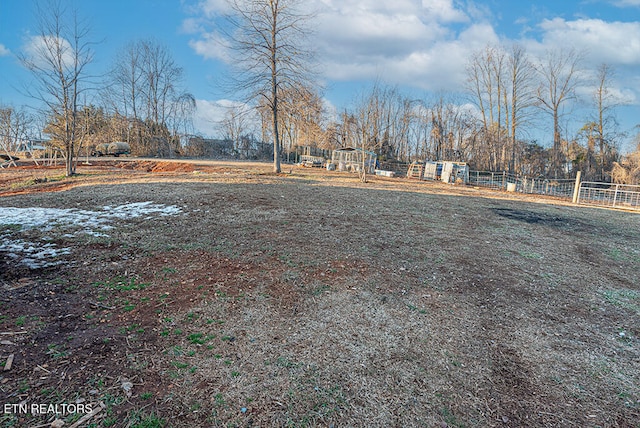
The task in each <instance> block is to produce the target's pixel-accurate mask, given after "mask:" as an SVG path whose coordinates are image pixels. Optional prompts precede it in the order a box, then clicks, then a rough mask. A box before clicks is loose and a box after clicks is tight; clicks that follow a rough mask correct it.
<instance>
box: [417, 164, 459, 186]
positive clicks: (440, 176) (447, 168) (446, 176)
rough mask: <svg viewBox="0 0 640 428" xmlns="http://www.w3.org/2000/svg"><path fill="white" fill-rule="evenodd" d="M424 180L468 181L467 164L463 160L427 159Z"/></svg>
mask: <svg viewBox="0 0 640 428" xmlns="http://www.w3.org/2000/svg"><path fill="white" fill-rule="evenodd" d="M422 177H423V179H424V180H440V181H443V182H445V183H464V184H467V183H469V165H467V164H466V163H465V162H451V161H427V162H425V165H424V173H423V176H422Z"/></svg>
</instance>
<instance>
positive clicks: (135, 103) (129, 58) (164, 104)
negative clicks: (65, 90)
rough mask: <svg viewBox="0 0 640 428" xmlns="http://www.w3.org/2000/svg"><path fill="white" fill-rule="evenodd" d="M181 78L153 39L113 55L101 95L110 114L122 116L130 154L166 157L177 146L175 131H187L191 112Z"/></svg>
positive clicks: (191, 100) (191, 103) (192, 107)
mask: <svg viewBox="0 0 640 428" xmlns="http://www.w3.org/2000/svg"><path fill="white" fill-rule="evenodd" d="M183 78H184V70H183V69H182V67H180V66H179V65H178V64H177V63H176V62H175V60H174V59H173V56H172V55H171V52H170V51H169V49H168V48H167V47H166V46H164V45H163V44H161V43H160V42H158V41H156V40H153V39H149V40H139V41H136V42H133V43H130V44H129V45H127V46H126V47H125V48H124V49H123V50H122V51H121V52H120V54H119V55H118V56H117V57H116V60H115V61H114V64H113V66H112V70H111V74H110V82H109V86H108V88H109V89H108V90H107V91H106V96H105V98H106V101H107V103H108V104H109V105H110V106H111V108H112V109H113V111H114V113H115V114H118V115H124V116H125V117H127V118H128V121H129V132H128V134H129V135H128V137H129V138H127V141H128V142H130V143H132V150H133V152H134V153H136V154H144V155H158V156H171V154H172V153H173V151H175V150H177V148H178V146H179V135H178V134H179V133H180V130H182V131H184V132H183V133H184V134H186V133H188V132H187V130H188V128H189V124H190V119H191V117H192V114H193V112H194V111H195V98H194V97H193V95H191V94H190V93H188V92H187V91H185V90H184V89H183V88H182V81H183Z"/></svg>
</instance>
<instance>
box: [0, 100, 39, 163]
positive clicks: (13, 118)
mask: <svg viewBox="0 0 640 428" xmlns="http://www.w3.org/2000/svg"><path fill="white" fill-rule="evenodd" d="M32 122H33V118H32V117H31V116H30V115H29V114H28V113H27V112H26V111H25V110H23V109H16V108H14V107H11V106H8V107H2V106H0V150H2V151H4V152H5V153H6V155H7V156H8V157H9V158H11V154H10V153H11V152H13V151H16V150H17V149H18V146H19V144H20V142H21V141H24V140H27V139H28V136H27V133H28V129H29V126H31V123H32Z"/></svg>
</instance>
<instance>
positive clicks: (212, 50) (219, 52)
mask: <svg viewBox="0 0 640 428" xmlns="http://www.w3.org/2000/svg"><path fill="white" fill-rule="evenodd" d="M189 46H190V47H191V49H193V50H194V51H195V52H196V53H197V54H198V55H201V56H202V57H203V58H205V59H213V60H216V59H217V60H221V61H222V62H225V63H229V62H230V61H231V51H230V50H229V48H228V46H227V42H226V40H225V38H224V37H223V36H222V35H221V34H219V33H217V32H211V33H206V32H205V33H203V34H202V35H201V38H199V39H196V40H190V41H189Z"/></svg>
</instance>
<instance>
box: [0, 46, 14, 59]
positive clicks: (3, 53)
mask: <svg viewBox="0 0 640 428" xmlns="http://www.w3.org/2000/svg"><path fill="white" fill-rule="evenodd" d="M10 53H11V51H10V50H9V49H7V48H6V47H5V45H3V44H2V43H0V56H6V55H9V54H10Z"/></svg>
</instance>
